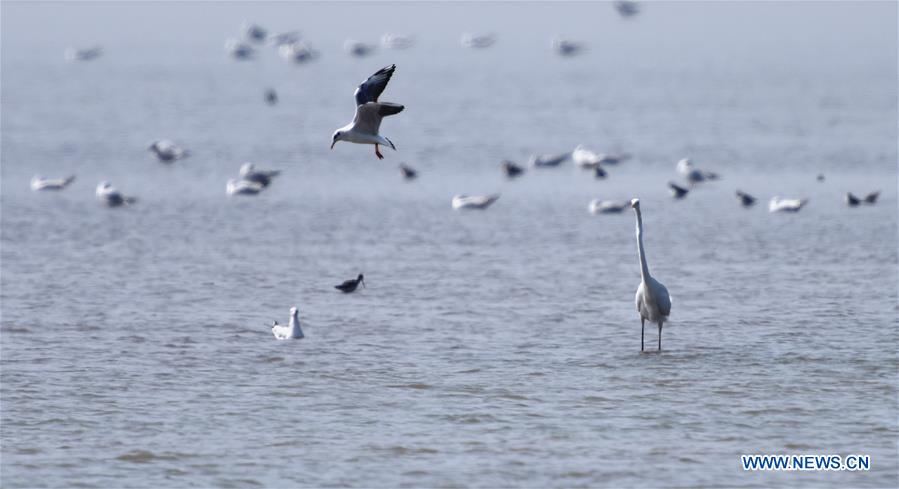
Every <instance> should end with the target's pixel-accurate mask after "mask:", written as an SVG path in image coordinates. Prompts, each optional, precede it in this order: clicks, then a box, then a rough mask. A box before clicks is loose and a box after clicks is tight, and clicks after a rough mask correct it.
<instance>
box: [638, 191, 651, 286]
mask: <svg viewBox="0 0 899 489" xmlns="http://www.w3.org/2000/svg"><path fill="white" fill-rule="evenodd" d="M636 211H637V251H638V252H639V254H640V278H642V279H643V281H644V282H646V279H647V278H649V266H648V265H647V264H646V253H645V252H644V251H643V216H642V215H641V214H640V209H636Z"/></svg>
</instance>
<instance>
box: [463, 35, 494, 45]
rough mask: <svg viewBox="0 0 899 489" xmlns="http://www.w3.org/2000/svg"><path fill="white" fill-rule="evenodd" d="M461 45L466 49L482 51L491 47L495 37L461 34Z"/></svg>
mask: <svg viewBox="0 0 899 489" xmlns="http://www.w3.org/2000/svg"><path fill="white" fill-rule="evenodd" d="M461 42H462V45H463V46H465V47H466V48H474V49H484V48H489V47H490V46H493V44H494V43H495V42H496V36H495V35H493V34H469V33H465V34H462V39H461Z"/></svg>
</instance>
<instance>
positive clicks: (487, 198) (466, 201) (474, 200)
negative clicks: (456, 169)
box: [453, 194, 499, 210]
mask: <svg viewBox="0 0 899 489" xmlns="http://www.w3.org/2000/svg"><path fill="white" fill-rule="evenodd" d="M498 198H499V195H498V194H492V195H465V194H460V195H456V196H455V197H453V209H456V210H459V209H482V210H483V209H486V208H488V207H490V204H492V203H494V202H496V199H498Z"/></svg>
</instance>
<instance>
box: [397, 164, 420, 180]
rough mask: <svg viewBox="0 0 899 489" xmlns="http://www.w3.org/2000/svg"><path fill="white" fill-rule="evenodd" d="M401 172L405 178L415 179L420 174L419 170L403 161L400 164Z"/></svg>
mask: <svg viewBox="0 0 899 489" xmlns="http://www.w3.org/2000/svg"><path fill="white" fill-rule="evenodd" d="M400 174H401V175H403V179H404V180H415V178H416V177H417V176H418V172H417V171H415V169H414V168H412V167H411V166H408V165H406V164H403V163H401V164H400Z"/></svg>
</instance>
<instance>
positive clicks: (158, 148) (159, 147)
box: [147, 139, 190, 163]
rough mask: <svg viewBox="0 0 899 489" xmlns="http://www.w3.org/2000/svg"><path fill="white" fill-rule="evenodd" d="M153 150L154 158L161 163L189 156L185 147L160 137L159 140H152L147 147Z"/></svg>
mask: <svg viewBox="0 0 899 489" xmlns="http://www.w3.org/2000/svg"><path fill="white" fill-rule="evenodd" d="M147 149H149V150H150V151H152V152H153V154H154V155H155V156H156V159H158V160H159V161H161V162H163V163H171V162H173V161H175V160H180V159H182V158H187V157H188V156H190V152H189V151H187V150H186V149H184V148H182V147H181V146H178V145H177V144H175V143H174V142H172V141H169V140H168V139H160V140H159V141H154V142H153V143H152V144H150V147H149V148H147Z"/></svg>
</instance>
